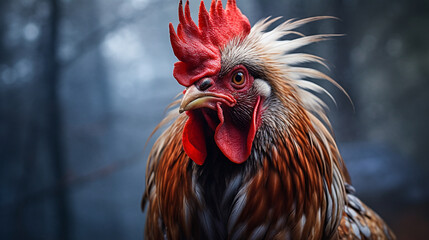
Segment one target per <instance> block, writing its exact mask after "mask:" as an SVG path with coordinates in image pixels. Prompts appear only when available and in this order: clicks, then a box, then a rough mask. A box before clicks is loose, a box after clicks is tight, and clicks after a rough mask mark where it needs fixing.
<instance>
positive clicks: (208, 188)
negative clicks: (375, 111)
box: [142, 0, 394, 239]
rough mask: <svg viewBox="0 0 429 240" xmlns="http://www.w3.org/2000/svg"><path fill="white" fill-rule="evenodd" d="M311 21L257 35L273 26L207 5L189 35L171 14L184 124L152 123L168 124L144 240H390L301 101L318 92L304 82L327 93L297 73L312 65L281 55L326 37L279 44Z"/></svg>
mask: <svg viewBox="0 0 429 240" xmlns="http://www.w3.org/2000/svg"><path fill="white" fill-rule="evenodd" d="M323 18H326V17H316V18H308V19H304V20H297V21H287V22H285V23H283V24H281V25H279V26H278V27H276V28H274V29H273V30H271V31H266V29H267V27H268V26H269V25H271V24H272V23H273V22H274V21H275V20H276V19H271V20H269V19H265V20H262V21H260V22H258V23H256V24H255V26H254V27H253V28H250V24H249V23H248V20H247V18H246V17H245V16H244V15H242V14H241V12H240V10H239V9H238V8H237V7H236V3H235V1H233V0H229V1H228V3H227V6H226V9H223V7H222V3H221V1H217V0H213V1H212V5H211V8H210V12H207V10H206V8H205V6H204V4H203V2H202V4H201V7H200V16H199V26H196V24H195V23H194V22H193V21H192V19H191V17H190V12H189V3H188V2H187V3H186V5H185V11H184V13H183V10H182V3H180V6H179V20H180V24H179V26H178V28H177V34H176V32H175V31H174V28H173V26H172V25H171V24H170V36H171V42H172V45H173V50H174V53H175V55H176V56H177V57H178V58H179V60H180V62H178V63H176V64H175V69H174V76H175V78H176V79H177V80H178V82H179V83H180V84H182V85H184V86H185V87H187V89H186V90H185V93H184V96H183V98H182V99H181V100H179V101H180V109H179V111H180V112H186V114H180V115H179V114H178V112H179V111H177V109H175V110H174V111H172V112H171V113H170V114H169V116H167V118H166V119H164V120H163V121H162V122H161V125H164V124H166V123H168V122H170V121H172V120H174V121H173V123H172V124H171V125H170V126H169V127H168V128H167V129H166V130H165V131H164V133H163V134H162V135H161V136H160V137H159V138H158V140H157V141H156V143H155V144H154V146H153V148H152V151H151V153H150V156H149V160H148V168H147V173H146V190H145V193H144V196H143V202H142V204H143V205H142V206H143V208H144V207H145V205H146V203H147V202H148V203H149V204H148V205H149V206H148V213H147V220H146V230H145V235H146V237H147V239H394V235H393V233H392V232H391V231H390V229H389V228H388V227H387V226H386V224H385V223H384V222H383V221H382V220H381V219H380V217H378V215H377V214H376V213H374V212H373V211H372V210H371V209H369V208H368V207H367V206H365V205H364V204H363V203H362V202H361V201H360V200H359V199H357V198H356V197H355V196H354V190H353V188H352V186H351V185H350V179H349V177H348V173H347V170H346V168H345V166H344V164H343V161H342V158H341V156H340V153H339V151H338V148H337V146H336V143H335V140H334V139H333V137H332V135H331V133H330V132H329V131H328V129H327V126H328V127H329V121H328V119H327V117H326V115H325V112H324V109H325V107H326V106H325V104H324V103H323V102H322V101H321V100H320V99H319V98H318V97H317V96H316V95H314V94H313V92H319V93H327V92H326V91H325V90H324V89H323V88H321V87H320V86H318V85H316V84H314V83H313V82H310V81H308V80H306V79H308V78H313V79H326V80H328V81H331V82H332V83H334V84H336V83H335V82H334V81H333V80H332V79H331V78H329V77H328V76H326V75H325V74H323V73H321V72H319V71H317V70H314V69H310V68H304V67H299V66H297V65H299V64H300V63H303V62H317V63H322V64H323V62H322V59H321V58H319V57H317V56H314V55H309V54H301V53H290V52H291V51H293V50H295V49H297V48H300V47H302V46H305V45H308V44H310V43H313V42H317V41H321V40H324V39H326V38H328V37H330V36H331V35H314V36H302V37H299V38H296V39H292V40H281V38H282V37H283V36H286V35H289V34H297V33H296V32H294V31H293V30H294V29H295V28H297V27H299V26H301V25H303V24H305V23H308V22H311V21H315V20H319V19H323ZM327 94H329V93H327ZM177 103H178V102H177Z"/></svg>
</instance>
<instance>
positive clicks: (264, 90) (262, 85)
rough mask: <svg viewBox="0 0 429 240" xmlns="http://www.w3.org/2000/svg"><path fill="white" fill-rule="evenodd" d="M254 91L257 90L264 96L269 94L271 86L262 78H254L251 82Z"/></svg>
mask: <svg viewBox="0 0 429 240" xmlns="http://www.w3.org/2000/svg"><path fill="white" fill-rule="evenodd" d="M253 85H254V86H255V89H256V91H258V93H259V95H261V96H264V97H266V98H267V97H269V96H270V95H271V86H270V85H269V84H268V83H267V82H266V81H264V80H262V79H255V81H254V82H253Z"/></svg>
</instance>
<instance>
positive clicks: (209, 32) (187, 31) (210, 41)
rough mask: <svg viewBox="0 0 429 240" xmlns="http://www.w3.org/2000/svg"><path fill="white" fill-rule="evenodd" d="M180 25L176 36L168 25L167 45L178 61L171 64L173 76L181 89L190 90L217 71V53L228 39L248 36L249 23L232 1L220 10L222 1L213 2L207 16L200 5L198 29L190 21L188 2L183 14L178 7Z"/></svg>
mask: <svg viewBox="0 0 429 240" xmlns="http://www.w3.org/2000/svg"><path fill="white" fill-rule="evenodd" d="M179 22H180V23H179V25H178V26H177V34H176V32H175V31H174V27H173V24H172V23H170V41H171V45H172V47H173V51H174V55H176V57H177V58H178V59H179V60H180V61H179V62H177V63H175V64H174V72H173V75H174V77H175V78H176V79H177V81H178V82H179V83H180V84H182V85H183V86H190V85H191V84H193V83H194V82H195V81H197V80H198V79H201V78H202V77H204V76H212V75H215V74H217V73H218V72H219V71H220V64H221V63H220V58H221V56H220V50H219V49H221V48H222V47H224V46H225V45H226V44H227V43H228V42H229V41H230V40H231V39H233V38H235V37H238V36H241V37H244V36H247V35H248V34H249V32H250V23H249V20H248V19H247V17H246V16H244V15H243V14H242V13H241V11H240V9H238V7H237V4H236V1H235V0H228V2H227V4H226V8H225V9H223V7H222V1H220V0H212V3H211V7H210V13H209V12H207V10H206V7H205V6H204V2H203V1H201V4H200V13H199V17H198V26H197V25H196V24H195V22H194V21H193V20H192V18H191V12H190V10H189V1H186V4H185V12H184V13H183V6H182V1H180V3H179Z"/></svg>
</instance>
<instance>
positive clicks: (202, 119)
mask: <svg viewBox="0 0 429 240" xmlns="http://www.w3.org/2000/svg"><path fill="white" fill-rule="evenodd" d="M179 21H180V23H179V25H178V26H177V33H176V32H175V30H174V27H173V25H172V24H171V23H170V39H171V44H172V47H173V51H174V54H175V55H176V57H177V58H178V59H179V60H180V61H179V62H177V63H176V64H175V65H174V73H173V75H174V77H175V78H176V79H177V81H178V82H179V83H180V84H181V85H183V86H185V87H187V89H186V90H185V91H184V97H183V99H182V102H181V105H180V112H184V111H186V113H187V115H188V116H189V118H188V120H187V122H186V124H185V127H184V131H183V135H182V143H183V148H184V150H185V152H186V154H187V155H188V156H189V157H190V158H191V159H192V160H193V161H194V162H195V163H197V164H199V165H202V164H203V163H204V161H205V159H206V157H207V151H208V148H209V146H208V145H210V144H209V141H211V139H214V143H215V144H216V146H217V147H218V148H219V149H220V150H221V151H222V153H223V154H224V155H225V156H226V157H227V158H228V159H229V160H231V161H232V162H235V163H242V162H244V161H246V159H247V158H248V157H249V155H250V152H251V148H252V142H253V139H254V137H255V133H256V130H257V128H258V124H259V118H260V115H261V106H262V105H261V101H263V96H262V95H261V94H260V92H261V91H260V90H258V89H257V88H255V86H259V85H258V84H257V83H255V82H257V81H258V80H255V78H254V77H253V75H252V74H251V73H250V72H249V69H248V68H247V67H246V66H245V65H242V64H237V65H234V66H224V65H223V61H222V53H221V52H222V50H223V49H224V48H225V46H226V45H227V44H228V43H230V42H231V41H237V42H239V41H241V40H242V39H243V38H245V37H246V36H247V35H248V34H249V32H250V23H249V20H248V19H247V18H246V16H244V15H243V14H242V13H241V11H240V10H239V9H238V8H237V6H236V2H235V1H234V0H228V2H227V5H226V8H225V9H224V8H223V6H222V2H221V1H218V0H213V1H212V3H211V7H210V12H208V11H207V10H206V7H205V6H204V2H203V1H201V4H200V12H199V19H198V26H197V25H196V24H195V23H194V21H193V20H192V18H191V16H190V10H189V1H187V2H186V4H185V9H184V11H183V7H182V2H181V1H180V3H179ZM262 88H263V87H262ZM209 138H210V139H209ZM211 142H212V141H211Z"/></svg>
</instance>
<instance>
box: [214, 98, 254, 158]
mask: <svg viewBox="0 0 429 240" xmlns="http://www.w3.org/2000/svg"><path fill="white" fill-rule="evenodd" d="M259 105H260V97H258V98H257V100H256V104H255V107H254V109H253V114H252V121H251V123H250V125H249V126H236V125H234V124H233V122H232V120H231V119H225V117H224V115H223V111H222V108H221V107H220V105H218V116H219V120H220V123H219V125H218V126H217V128H216V132H215V142H216V145H217V146H218V147H219V149H220V150H221V151H222V153H223V154H224V155H225V156H226V157H227V158H228V159H229V160H231V161H232V162H234V163H238V164H240V163H243V162H245V161H246V160H247V158H248V157H249V156H250V152H251V150H252V143H253V139H254V138H255V134H256V131H257V129H258V117H259ZM227 118H228V116H227Z"/></svg>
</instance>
